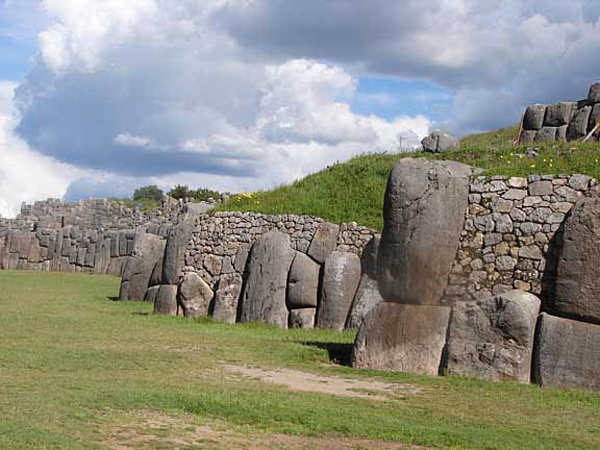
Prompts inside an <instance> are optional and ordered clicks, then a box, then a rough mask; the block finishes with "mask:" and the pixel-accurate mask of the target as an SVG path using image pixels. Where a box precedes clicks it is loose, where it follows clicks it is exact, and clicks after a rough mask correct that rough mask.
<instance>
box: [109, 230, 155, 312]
mask: <svg viewBox="0 0 600 450" xmlns="http://www.w3.org/2000/svg"><path fill="white" fill-rule="evenodd" d="M164 251H165V240H164V239H162V238H161V237H159V236H157V235H155V234H149V233H144V232H140V233H136V235H135V238H134V241H133V256H131V257H129V258H128V259H127V263H126V266H125V271H124V273H123V279H122V280H121V291H120V293H119V299H120V300H134V301H140V302H141V301H143V300H144V298H145V296H146V291H147V290H148V286H149V284H150V278H151V276H152V272H153V270H154V267H155V266H156V263H157V262H158V261H159V260H160V259H162V257H163V254H164Z"/></svg>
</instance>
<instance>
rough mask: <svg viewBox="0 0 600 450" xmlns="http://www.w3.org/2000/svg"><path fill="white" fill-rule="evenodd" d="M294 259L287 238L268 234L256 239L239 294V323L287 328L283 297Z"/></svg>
mask: <svg viewBox="0 0 600 450" xmlns="http://www.w3.org/2000/svg"><path fill="white" fill-rule="evenodd" d="M293 259H294V250H292V247H291V246H290V238H289V236H288V235H286V234H283V233H280V232H278V231H270V232H268V233H266V234H264V235H262V236H261V237H260V238H258V239H257V240H256V242H255V243H254V245H253V246H252V251H251V253H250V266H249V274H248V279H247V281H246V285H245V287H244V292H243V294H242V305H241V315H240V321H241V322H266V323H268V324H271V325H278V326H280V327H282V328H287V325H288V310H287V307H286V302H285V297H286V287H287V279H288V273H289V270H290V267H291V265H292V260H293Z"/></svg>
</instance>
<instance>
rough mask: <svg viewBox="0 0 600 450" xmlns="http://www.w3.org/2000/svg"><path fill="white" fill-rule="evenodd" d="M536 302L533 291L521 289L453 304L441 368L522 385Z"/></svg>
mask: <svg viewBox="0 0 600 450" xmlns="http://www.w3.org/2000/svg"><path fill="white" fill-rule="evenodd" d="M540 305H541V302H540V300H539V299H538V298H537V297H536V296H535V295H532V294H529V293H526V292H522V291H510V292H507V293H504V294H500V295H498V296H496V297H491V298H487V299H483V300H477V301H472V302H459V303H457V304H456V305H454V308H453V310H452V317H451V319H450V326H449V329H448V343H447V347H446V349H447V365H446V368H447V370H448V371H449V372H451V373H456V374H460V375H467V376H472V377H476V378H484V379H487V380H494V381H499V380H515V381H519V382H522V383H528V382H529V378H530V372H531V355H532V351H533V339H534V334H535V325H536V322H537V317H538V314H539V310H540Z"/></svg>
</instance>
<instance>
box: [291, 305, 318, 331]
mask: <svg viewBox="0 0 600 450" xmlns="http://www.w3.org/2000/svg"><path fill="white" fill-rule="evenodd" d="M316 314H317V309H316V308H302V309H294V310H292V311H290V323H289V327H290V328H304V329H311V328H314V326H315V316H316Z"/></svg>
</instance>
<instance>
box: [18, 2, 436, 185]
mask: <svg viewBox="0 0 600 450" xmlns="http://www.w3.org/2000/svg"><path fill="white" fill-rule="evenodd" d="M229 4H239V2H229V1H226V0H212V1H207V2H202V3H201V4H199V3H198V2H195V1H191V0H177V1H169V2H167V1H166V0H164V1H160V0H135V1H131V2H121V1H113V0H103V1H99V0H83V1H80V2H72V1H67V0H45V1H44V2H42V5H43V7H44V8H45V10H46V12H47V13H48V15H49V16H51V17H53V18H54V20H55V22H54V24H53V25H52V26H51V27H49V28H48V29H47V30H46V31H44V32H43V33H41V34H40V51H41V53H40V55H41V56H40V59H39V63H38V65H37V66H36V67H35V69H34V70H33V71H32V72H31V73H30V74H29V76H28V77H27V79H26V80H25V82H23V83H22V84H21V85H20V87H19V89H18V90H17V98H18V101H19V106H20V109H21V113H22V120H21V122H20V124H19V126H18V128H17V130H18V132H19V134H20V135H21V136H23V137H24V138H25V139H26V140H27V141H28V142H29V143H30V144H31V145H32V147H34V148H36V149H39V150H40V151H42V152H43V153H45V154H47V155H51V156H53V157H55V158H58V159H60V160H61V161H64V162H68V163H69V164H73V165H76V166H78V167H80V168H85V169H90V170H94V171H99V172H102V173H109V174H113V175H116V176H120V177H125V178H126V177H139V178H140V179H144V180H145V179H148V178H150V177H153V178H155V179H156V178H158V179H159V181H160V178H161V177H162V178H164V177H168V176H172V175H174V174H178V173H183V172H185V173H198V174H208V175H211V176H212V177H213V178H215V177H216V178H219V177H220V178H219V180H220V182H221V184H222V185H228V186H230V187H235V186H248V185H251V186H267V185H270V184H273V183H277V184H279V183H282V182H287V181H290V180H293V179H295V178H298V177H300V176H302V175H304V174H306V173H307V172H310V171H314V170H318V169H320V168H322V167H324V166H325V165H327V164H330V163H332V162H334V161H338V160H345V159H348V158H349V157H351V156H353V155H355V154H357V153H361V152H368V151H397V150H400V149H401V145H402V148H403V149H408V148H412V147H414V146H415V145H417V144H418V138H419V137H422V136H423V135H425V134H426V133H427V131H428V129H429V126H430V122H429V120H428V119H427V118H425V117H422V116H418V117H398V118H395V119H394V120H384V119H381V118H379V117H376V116H363V115H359V114H356V113H355V112H353V111H352V109H351V107H350V103H351V101H352V99H353V98H354V96H355V95H356V89H357V84H358V79H357V77H356V76H355V75H353V74H351V73H350V72H349V71H348V70H346V69H344V68H342V67H340V66H336V65H334V64H328V63H324V62H317V61H316V60H312V59H289V58H284V59H277V58H276V59H272V58H266V57H264V56H263V55H260V54H259V53H255V52H253V51H252V50H250V51H249V49H248V48H246V47H243V46H240V45H238V44H237V43H236V42H235V40H234V39H233V38H232V37H231V36H230V35H229V34H228V33H225V32H223V31H222V30H220V29H217V28H215V25H214V24H215V23H216V22H215V19H214V17H215V14H217V13H218V11H220V10H221V9H222V8H225V7H227V6H228V5H229ZM227 177H229V178H230V180H231V181H230V182H227V183H224V182H223V179H224V178H227ZM93 186H100V184H99V183H93V182H88V183H84V182H80V183H79V184H78V188H77V189H78V190H77V192H82V190H84V188H85V189H91V188H92V187H93ZM71 191H72V192H74V189H72V190H71Z"/></svg>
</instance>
